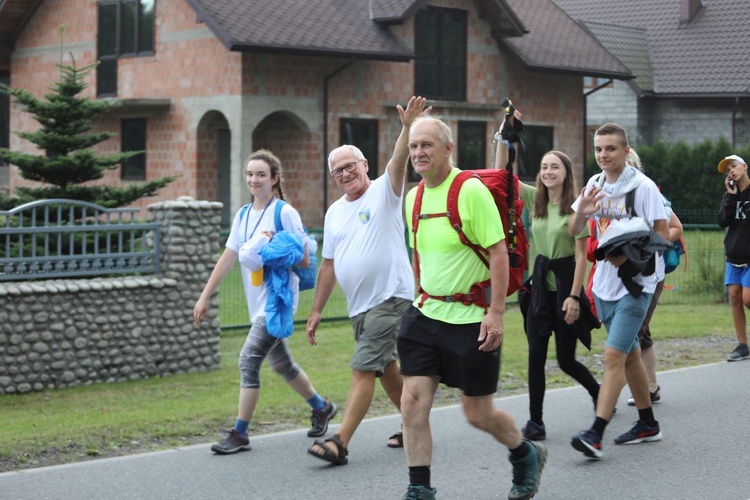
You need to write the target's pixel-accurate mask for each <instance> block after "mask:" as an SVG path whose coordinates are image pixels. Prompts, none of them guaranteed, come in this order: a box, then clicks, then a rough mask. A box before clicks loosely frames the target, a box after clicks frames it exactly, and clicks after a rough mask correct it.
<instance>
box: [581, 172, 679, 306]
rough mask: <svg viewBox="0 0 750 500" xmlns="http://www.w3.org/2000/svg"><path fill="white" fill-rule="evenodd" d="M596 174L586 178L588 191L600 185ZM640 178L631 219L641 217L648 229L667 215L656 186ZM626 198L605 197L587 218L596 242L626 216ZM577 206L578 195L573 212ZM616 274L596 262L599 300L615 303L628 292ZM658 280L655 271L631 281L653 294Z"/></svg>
mask: <svg viewBox="0 0 750 500" xmlns="http://www.w3.org/2000/svg"><path fill="white" fill-rule="evenodd" d="M599 175H600V174H597V175H594V176H593V177H591V179H589V181H588V183H587V184H586V190H587V191H588V190H590V189H591V188H593V187H594V186H599V185H600V183H599ZM601 175H604V174H601ZM639 176H642V178H640V177H639V181H640V185H638V187H637V188H636V190H635V199H634V201H633V209H634V212H635V213H634V216H637V217H642V218H643V219H644V221H645V222H646V224H648V226H649V227H650V228H653V227H654V221H657V220H664V221H666V218H667V216H666V212H665V211H664V201H663V199H662V197H661V194H659V189H658V188H657V187H656V184H654V182H653V181H652V180H651V179H649V178H648V177H646V176H645V175H643V174H641V173H640V172H639ZM603 188H604V189H603V192H605V193H606V192H611V191H612V189H613V188H614V185H612V184H609V183H606V182H605V183H604V186H603ZM625 198H626V195H625V194H623V195H621V196H616V197H610V196H608V195H605V196H604V198H602V200H601V202H600V204H601V208H600V209H599V210H598V211H597V212H596V213H595V214H593V215H591V216H589V218H593V219H595V220H596V238H597V240H599V241H601V239H602V236H603V234H604V232H605V231H606V230H607V228H608V227H609V226H610V224H616V223H617V221H618V220H619V219H623V218H627V217H628V215H627V210H626V207H625ZM579 203H580V196H579V198H578V199H576V201H575V202H574V203H573V210H574V211H576V210H577V209H578V204H579ZM662 266H663V264H662ZM617 271H618V268H617V267H615V266H614V265H612V264H611V263H609V262H607V261H599V262H597V265H596V272H595V273H594V286H593V289H592V290H593V292H594V295H596V296H597V297H599V299H600V300H609V301H613V300H618V299H620V298H622V297H624V296H625V295H627V294H628V293H629V292H628V290H627V288H625V285H624V284H623V282H622V280H621V279H620V277H619V276H618V275H617ZM662 276H663V274H662ZM659 279H660V277H659V274H658V273H656V272H655V273H653V274H650V275H648V276H643V275H642V274H639V275H637V276H635V278H633V281H634V282H635V283H637V284H638V285H640V286H642V287H643V292H644V293H654V290H655V289H656V284H657V282H658V281H659ZM662 279H663V278H662Z"/></svg>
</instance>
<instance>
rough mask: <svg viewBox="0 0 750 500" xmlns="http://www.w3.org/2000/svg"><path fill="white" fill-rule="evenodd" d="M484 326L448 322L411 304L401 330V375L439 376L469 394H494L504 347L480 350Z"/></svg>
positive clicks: (399, 339)
mask: <svg viewBox="0 0 750 500" xmlns="http://www.w3.org/2000/svg"><path fill="white" fill-rule="evenodd" d="M480 325H481V323H470V324H466V325H454V324H451V323H445V322H443V321H438V320H434V319H430V318H428V317H427V316H425V315H424V314H422V312H421V311H420V310H419V309H417V308H416V307H414V306H412V307H410V308H409V309H408V310H407V311H406V314H404V317H403V319H402V320H401V329H400V330H399V332H398V356H399V358H400V360H401V374H402V375H406V376H433V375H437V376H439V377H440V382H441V383H443V384H445V385H447V386H448V387H457V388H459V389H461V390H462V391H463V392H464V394H466V395H467V396H486V395H488V394H494V393H495V392H497V382H498V378H499V376H500V348H497V349H495V350H494V351H491V352H486V351H480V350H479V346H480V345H481V342H479V341H478V340H477V338H478V337H479V327H480Z"/></svg>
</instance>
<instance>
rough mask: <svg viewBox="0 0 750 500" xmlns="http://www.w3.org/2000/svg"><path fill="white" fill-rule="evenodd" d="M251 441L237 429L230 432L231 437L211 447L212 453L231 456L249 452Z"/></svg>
mask: <svg viewBox="0 0 750 500" xmlns="http://www.w3.org/2000/svg"><path fill="white" fill-rule="evenodd" d="M250 449H251V447H250V440H249V439H248V438H247V436H243V435H242V434H240V433H239V432H237V430H236V429H232V430H231V431H229V435H228V436H227V437H225V438H224V439H222V440H221V441H219V442H218V443H216V444H215V445H213V446H211V451H213V452H214V453H218V454H219V455H231V454H232V453H237V452H238V451H249V450H250Z"/></svg>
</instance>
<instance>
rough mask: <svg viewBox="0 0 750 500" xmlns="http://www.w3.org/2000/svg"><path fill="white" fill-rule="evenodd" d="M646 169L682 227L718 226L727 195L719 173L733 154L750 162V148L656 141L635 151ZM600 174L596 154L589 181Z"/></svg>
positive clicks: (725, 142) (725, 143)
mask: <svg viewBox="0 0 750 500" xmlns="http://www.w3.org/2000/svg"><path fill="white" fill-rule="evenodd" d="M635 149H636V152H637V153H638V155H639V156H640V157H641V162H642V164H643V169H644V171H645V172H646V174H647V175H648V176H649V177H651V179H653V180H654V182H656V184H657V185H658V186H659V188H660V189H661V191H662V193H664V196H666V197H667V198H669V200H670V201H671V202H672V206H673V207H674V209H675V212H676V213H677V214H678V215H679V216H680V220H681V221H682V222H683V224H712V223H715V219H716V213H717V212H718V210H719V205H720V204H721V197H722V195H723V193H724V192H725V189H724V176H723V175H721V174H719V172H718V171H717V170H716V165H717V164H718V163H719V161H721V159H722V158H724V157H725V156H728V155H731V154H737V155H740V156H741V157H742V158H745V159H746V160H749V159H750V147H742V148H733V147H732V145H731V144H730V143H729V141H728V140H727V139H725V138H723V137H722V138H721V139H719V140H717V141H711V140H706V141H704V142H701V143H697V144H688V143H686V142H684V141H680V142H677V143H675V144H670V143H668V142H665V141H657V142H656V143H654V144H652V145H644V146H638V147H636V148H635ZM597 172H599V167H598V166H597V165H596V161H595V159H594V155H593V153H592V154H591V155H589V157H588V158H587V161H586V173H587V177H586V178H587V179H588V177H590V176H591V175H593V174H595V173H597Z"/></svg>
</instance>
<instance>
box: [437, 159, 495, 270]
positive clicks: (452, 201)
mask: <svg viewBox="0 0 750 500" xmlns="http://www.w3.org/2000/svg"><path fill="white" fill-rule="evenodd" d="M472 177H474V178H477V179H479V181H480V182H481V181H482V178H481V177H479V176H478V175H477V174H475V173H473V172H471V171H470V170H465V171H462V172H459V173H458V175H457V176H456V178H455V179H453V182H451V185H450V188H448V203H447V206H448V213H447V216H448V220H449V221H450V224H451V227H452V228H453V229H455V230H456V232H457V233H458V238H459V239H460V240H461V243H463V244H464V245H466V246H467V247H469V248H471V249H472V250H474V253H475V254H477V257H479V260H481V261H482V263H483V264H484V265H485V266H487V269H489V267H490V261H489V260H487V255H489V252H487V250H486V249H485V248H483V247H481V246H480V245H477V244H475V243H473V242H471V241H469V238H467V237H466V234H464V231H463V222H461V214H460V213H459V211H458V194H459V192H460V191H461V186H463V185H464V182H466V181H467V180H469V179H471V178H472ZM436 215H438V216H442V215H443V214H436Z"/></svg>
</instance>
